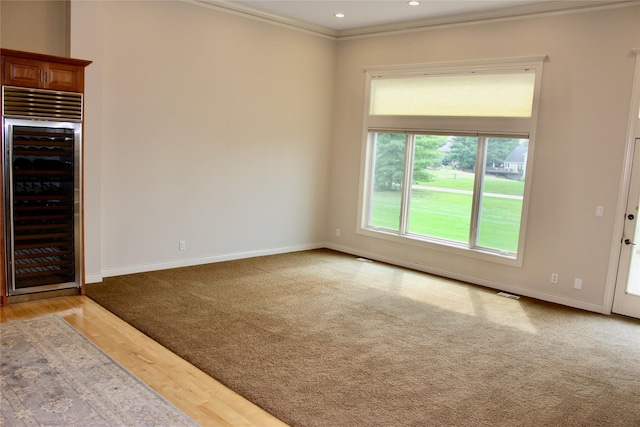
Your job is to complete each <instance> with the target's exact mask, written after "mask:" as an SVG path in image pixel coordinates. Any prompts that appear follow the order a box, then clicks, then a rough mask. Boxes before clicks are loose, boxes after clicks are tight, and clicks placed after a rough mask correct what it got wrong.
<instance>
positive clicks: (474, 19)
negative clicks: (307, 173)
mask: <svg viewBox="0 0 640 427" xmlns="http://www.w3.org/2000/svg"><path fill="white" fill-rule="evenodd" d="M182 1H184V2H186V3H190V4H194V5H198V6H202V7H207V8H209V9H215V10H218V11H221V12H225V13H230V14H233V15H237V16H242V17H245V18H249V19H253V20H257V21H260V22H265V23H268V24H272V25H277V26H280V27H285V28H289V29H293V30H297V31H302V32H305V33H308V34H313V35H316V36H320V37H323V38H327V39H331V40H338V41H339V40H349V39H355V38H365V37H375V36H381V35H388V34H401V33H407V32H416V31H424V30H429V29H436V28H443V27H452V26H461V25H472V24H478V23H489V22H497V21H504V20H512V19H522V18H526V17H531V16H544V15H557V14H568V13H579V12H590V11H594V10H603V9H614V8H621V7H631V6H639V5H640V0H549V1H546V2H542V3H533V4H527V5H523V6H514V7H508V8H504V9H497V10H488V11H480V12H471V13H464V14H457V15H450V16H442V17H434V18H427V19H421V20H413V21H403V22H397V23H391V24H381V25H372V26H367V27H359V28H352V29H346V30H333V29H331V28H327V27H323V26H320V25H315V24H312V23H309V22H305V21H301V20H298V19H293V18H288V17H286V16H282V15H277V14H273V13H269V12H265V11H262V10H258V9H255V8H252V7H249V6H245V5H242V4H239V3H236V2H234V1H232V0H182Z"/></svg>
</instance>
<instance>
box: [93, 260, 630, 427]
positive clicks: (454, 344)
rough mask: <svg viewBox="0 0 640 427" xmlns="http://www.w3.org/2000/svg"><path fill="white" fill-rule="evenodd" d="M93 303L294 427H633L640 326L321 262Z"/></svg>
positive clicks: (259, 264) (140, 284) (417, 276)
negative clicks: (101, 306)
mask: <svg viewBox="0 0 640 427" xmlns="http://www.w3.org/2000/svg"><path fill="white" fill-rule="evenodd" d="M87 294H88V296H89V297H90V298H92V299H94V300H95V301H96V302H98V303H99V304H101V305H103V306H104V307H106V308H107V309H108V310H110V311H112V312H113V313H115V314H116V315H118V316H119V317H121V318H122V319H124V320H125V321H127V322H129V323H130V324H132V325H133V326H135V327H137V328H138V329H140V330H141V331H143V332H144V333H146V334H147V335H149V336H151V337H152V338H154V339H155V340H157V341H159V342H160V343H162V344H163V345H165V346H166V347H168V348H170V349H171V350H173V351H174V352H176V353H178V354H179V355H181V356H182V357H184V358H185V359H187V360H189V361H190V362H192V363H193V364H195V365H196V366H198V367H200V368H201V369H202V370H204V371H205V372H207V373H209V374H210V375H211V376H213V377H214V378H217V379H218V380H220V381H221V382H223V383H224V384H226V385H227V386H229V387H230V388H231V389H233V390H235V391H237V392H238V393H240V394H241V395H243V396H245V397H246V398H248V399H249V400H251V401H253V402H255V403H256V404H258V405H259V406H261V407H263V408H264V409H266V410H267V411H269V412H271V413H272V414H274V415H275V416H277V417H278V418H280V419H282V420H283V421H285V422H287V423H289V424H290V425H292V426H305V427H313V426H324V427H337V426H348V427H354V426H355V427H357V426H367V427H371V426H640V322H637V321H633V320H628V319H624V318H620V317H614V316H604V315H599V314H594V313H588V312H583V311H579V310H573V309H568V308H563V307H559V306H556V305H552V304H547V303H542V302H538V301H535V300H530V299H526V298H521V299H519V300H514V299H508V298H504V297H500V296H497V295H496V292H495V291H492V290H489V289H484V288H480V287H476V286H471V285H466V284H462V283H458V282H455V281H451V280H446V279H442V278H434V277H432V276H429V275H426V274H422V273H418V272H413V271H409V270H406V269H401V268H396V267H391V266H388V265H385V264H381V263H375V262H374V263H372V262H363V261H359V260H357V259H356V258H355V257H353V256H349V255H345V254H340V253H337V252H333V251H329V250H316V251H306V252H298V253H292V254H284V255H276V256H269V257H261V258H253V259H247V260H239V261H231V262H225V263H218V264H210V265H203V266H197V267H189V268H181V269H174V270H165V271H158V272H151V273H141V274H135V275H129V276H120V277H114V278H108V279H106V280H105V281H104V282H103V283H100V284H91V285H88V286H87Z"/></svg>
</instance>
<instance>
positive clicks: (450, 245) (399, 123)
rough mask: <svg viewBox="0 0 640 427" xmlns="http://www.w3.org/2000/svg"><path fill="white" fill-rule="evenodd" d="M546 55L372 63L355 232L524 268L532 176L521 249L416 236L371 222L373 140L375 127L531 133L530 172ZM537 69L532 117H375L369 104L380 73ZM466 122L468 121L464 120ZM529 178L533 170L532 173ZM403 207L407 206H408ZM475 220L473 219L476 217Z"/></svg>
mask: <svg viewBox="0 0 640 427" xmlns="http://www.w3.org/2000/svg"><path fill="white" fill-rule="evenodd" d="M546 58H547V57H546V55H545V56H534V57H517V58H502V59H490V60H478V61H460V62H443V63H431V64H413V65H396V66H382V67H367V68H365V69H364V71H365V76H366V78H365V85H366V86H365V98H364V108H363V110H364V112H363V121H362V123H363V125H362V141H361V144H362V145H361V147H362V148H361V162H360V182H359V189H358V211H357V214H358V221H357V226H356V234H359V235H362V236H367V237H372V238H376V239H382V240H386V241H390V242H394V243H400V244H408V245H412V246H417V247H421V248H425V249H430V250H435V251H440V252H446V253H451V254H455V255H462V256H465V257H470V258H475V259H479V260H484V261H490V262H494V263H499V264H505V265H510V266H515V267H522V265H523V261H524V248H525V241H526V227H527V219H528V212H529V202H530V193H531V182H532V179H531V178H529V179H526V180H525V188H524V194H523V202H522V214H521V220H520V239H519V241H518V249H517V253H516V254H508V253H500V252H495V251H489V250H486V249H482V248H477V247H474V248H470V247H469V245H468V243H460V244H458V243H456V242H450V241H446V240H439V239H436V238H427V237H423V236H416V235H410V234H405V235H399V234H396V233H392V232H389V231H388V230H383V229H375V228H372V227H369V226H367V224H368V215H369V212H368V205H369V201H368V199H369V197H370V195H368V194H366V192H367V191H370V189H371V188H372V186H371V182H370V180H371V172H372V168H373V161H374V156H373V155H372V154H373V153H371V150H372V147H371V144H369V141H368V139H369V138H368V134H369V132H370V130H375V131H386V132H391V133H392V132H398V133H402V132H412V131H417V132H423V133H430V134H432V133H440V134H451V133H460V132H465V131H466V132H469V133H471V134H474V133H475V134H491V135H495V136H498V135H501V134H521V135H522V134H527V135H528V136H529V155H528V156H527V165H526V168H527V171H530V172H529V174H530V173H531V171H533V159H534V157H535V156H534V150H535V134H536V126H537V121H538V107H539V100H540V88H541V82H542V66H543V63H544V61H545V60H546ZM523 68H526V69H534V70H535V73H536V79H535V87H534V94H533V105H532V109H531V118H525V119H523V118H484V117H481V118H459V117H415V116H411V117H408V116H395V117H388V116H370V115H369V106H370V101H371V94H370V89H371V79H372V78H375V77H381V76H385V77H390V76H397V77H399V76H411V75H424V74H453V73H468V72H471V71H476V72H495V71H500V70H504V71H509V70H514V69H523ZM462 123H464V125H461V124H462ZM472 128H473V129H472ZM529 177H530V175H529ZM403 209H404V207H403ZM473 220H474V219H473V218H472V221H473Z"/></svg>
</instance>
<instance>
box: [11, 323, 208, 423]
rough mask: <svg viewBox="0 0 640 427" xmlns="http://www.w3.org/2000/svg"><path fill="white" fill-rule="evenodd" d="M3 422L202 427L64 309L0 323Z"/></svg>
mask: <svg viewBox="0 0 640 427" xmlns="http://www.w3.org/2000/svg"><path fill="white" fill-rule="evenodd" d="M0 348H1V349H2V351H1V352H0V356H1V357H0V360H1V363H0V379H1V387H0V425H2V426H77V427H81V426H93V427H106V426H109V427H117V426H138V427H141V426H147V427H153V426H157V427H161V426H163V427H179V426H190V427H195V426H196V424H195V423H194V422H193V421H191V420H190V419H189V418H187V417H186V416H185V415H184V414H183V413H182V412H180V411H179V410H178V409H177V408H176V407H174V406H173V405H171V404H170V403H169V402H167V401H166V400H164V399H163V398H162V397H160V396H159V395H158V394H157V393H156V392H155V391H153V390H152V389H151V388H149V387H148V386H146V385H145V384H143V383H142V382H140V381H139V380H138V379H137V378H136V377H134V376H133V375H131V374H130V373H129V372H128V371H126V370H125V369H124V368H122V367H121V366H120V365H119V364H117V363H116V362H114V361H113V359H111V358H110V357H109V356H107V355H106V354H105V353H103V352H102V351H101V350H100V349H99V348H98V347H96V346H95V345H93V344H92V343H91V342H90V341H89V340H87V339H86V338H85V337H84V336H82V335H81V334H80V333H79V332H77V331H76V330H75V329H74V328H73V327H71V325H69V324H68V323H67V322H65V321H64V320H63V319H62V318H61V317H58V316H57V315H53V316H44V317H39V318H35V319H29V320H18V321H9V322H3V323H0Z"/></svg>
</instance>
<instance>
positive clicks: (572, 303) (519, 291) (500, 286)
mask: <svg viewBox="0 0 640 427" xmlns="http://www.w3.org/2000/svg"><path fill="white" fill-rule="evenodd" d="M325 247H326V248H328V249H333V250H336V251H339V252H344V253H348V254H351V255H355V256H359V257H362V258H367V259H371V260H375V261H380V262H384V263H387V264H392V265H397V266H400V267H405V268H409V269H411V270H417V271H422V272H424V273H429V274H434V275H436V276H442V277H446V278H449V279H454V280H459V281H461V282H467V283H471V284H474V285H480V286H484V287H487V288H491V289H495V290H498V291H504V292H508V293H510V294H515V295H522V296H525V297H530V298H535V299H539V300H542V301H546V302H551V303H555V304H561V305H566V306H568V307H573V308H579V309H581V310H587V311H594V312H597V313H603V314H611V312H610V311H606V309H605V307H604V306H603V305H597V304H590V303H586V302H584V301H579V300H574V299H571V298H566V297H562V296H558V295H553V294H547V293H545V292H539V291H534V290H530V289H523V288H519V287H516V286H511V285H507V284H504V283H498V282H493V281H490V280H484V279H478V278H476V277H471V276H466V275H464V274H458V273H454V272H451V271H444V270H439V269H437V268H430V267H425V266H423V265H420V264H415V263H410V262H406V261H402V260H399V259H395V258H390V257H385V256H381V255H376V254H372V253H369V252H366V251H360V250H356V249H352V248H347V247H344V246H340V245H334V244H332V243H327V244H326V245H325Z"/></svg>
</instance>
